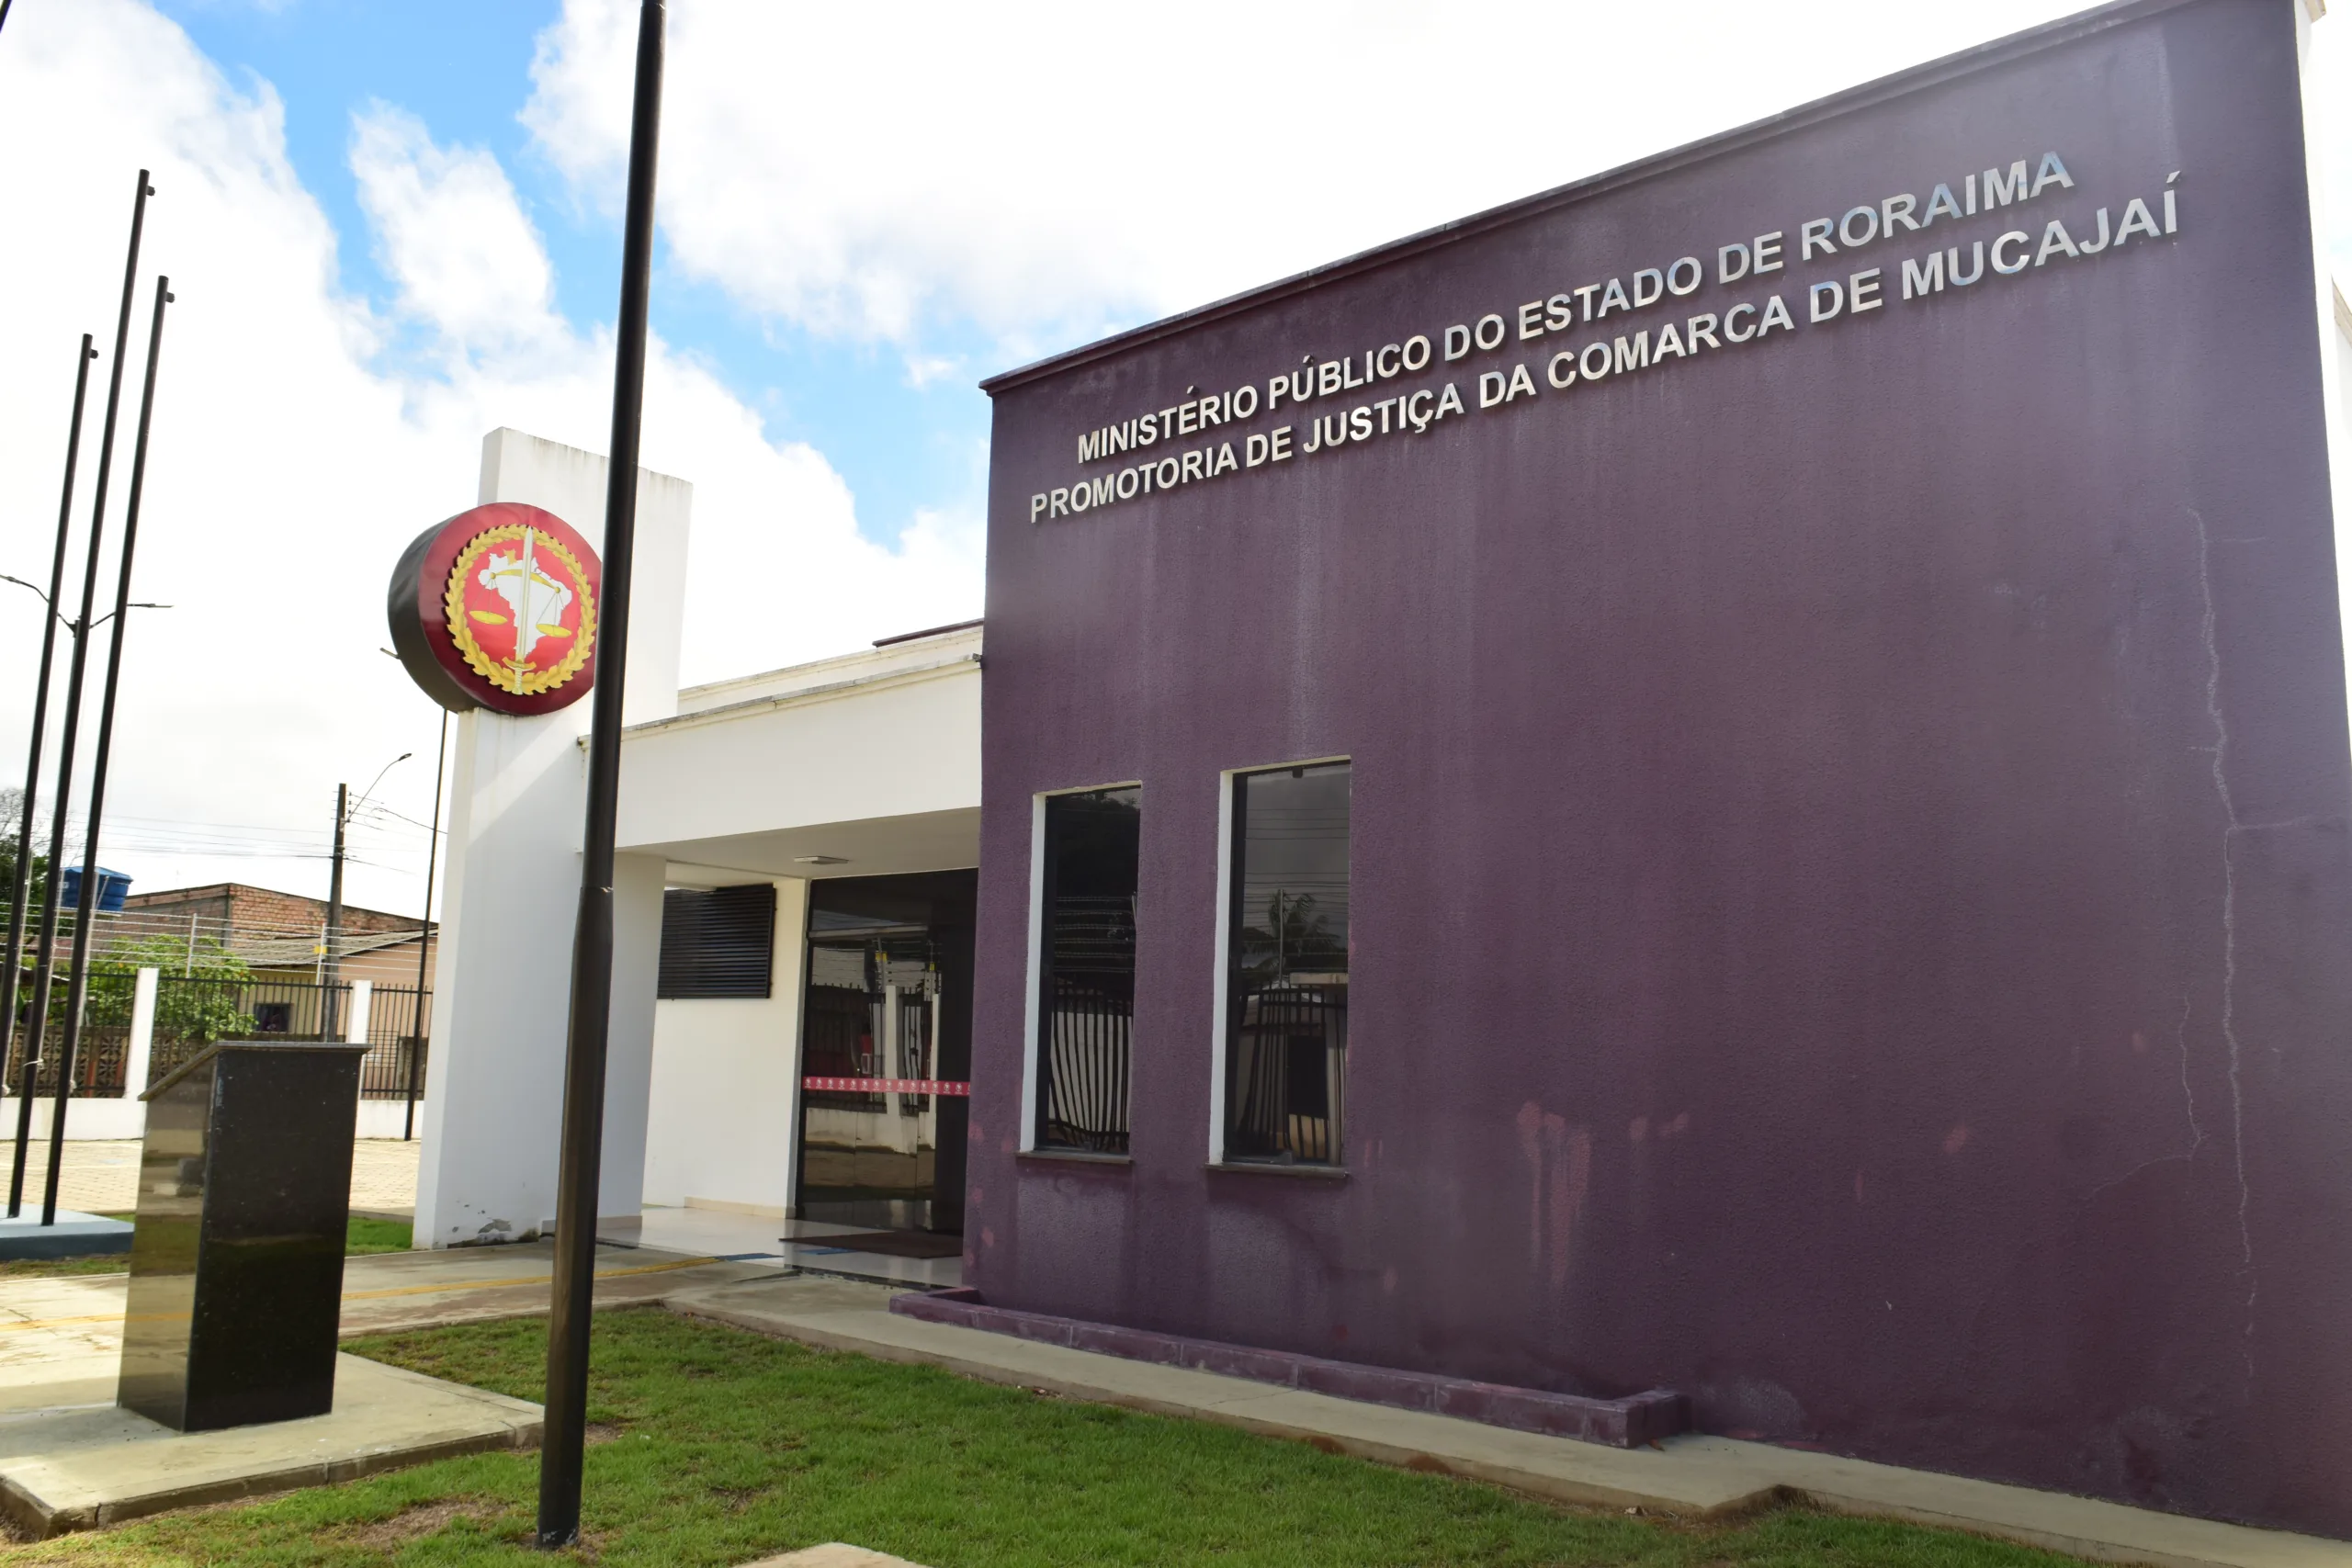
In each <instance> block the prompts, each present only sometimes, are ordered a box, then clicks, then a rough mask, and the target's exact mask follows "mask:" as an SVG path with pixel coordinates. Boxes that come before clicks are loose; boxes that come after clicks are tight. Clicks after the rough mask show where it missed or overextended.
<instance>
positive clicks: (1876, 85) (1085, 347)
mask: <svg viewBox="0 0 2352 1568" xmlns="http://www.w3.org/2000/svg"><path fill="white" fill-rule="evenodd" d="M2198 3H2199V0H2109V3H2108V4H2106V5H2103V6H2094V7H2093V8H2091V9H2089V10H2086V11H2081V12H2077V13H2076V14H2075V15H2074V16H2071V17H2060V18H2059V19H2058V20H2056V21H2054V22H2044V23H2042V24H2041V26H2039V27H2034V28H2026V29H2025V30H2024V31H2022V32H2016V33H2011V34H2009V35H2008V36H2007V37H2006V38H1998V39H1992V40H1990V41H1989V42H1985V43H1980V44H1976V45H1974V46H1973V47H1971V48H1968V49H1964V50H1961V51H1958V52H1956V53H1953V54H1947V55H1943V56H1941V57H1939V58H1938V59H1935V60H1930V61H1927V62H1924V63H1921V64H1918V65H1913V66H1909V67H1907V68H1905V69H1904V70H1901V71H1897V72H1895V73H1893V74H1891V75H1886V76H1880V77H1876V78H1874V79H1872V80H1871V81H1868V82H1864V83H1862V84H1860V85H1858V86H1852V87H1847V88H1843V89H1841V90H1839V91H1838V92H1835V93H1832V94H1830V95H1829V96H1826V97H1820V98H1815V99H1814V100H1813V101H1811V102H1810V103H1805V104H1800V105H1798V106H1797V107H1794V108H1789V109H1783V110H1781V112H1780V113H1779V114H1776V115H1768V116H1766V117H1765V118H1762V119H1757V120H1750V121H1748V122H1747V124H1746V125H1741V126H1735V127H1734V128H1732V129H1731V130H1723V131H1717V132H1716V133H1715V134H1714V135H1713V136H1707V137H1702V138H1701V139H1700V140H1698V141H1686V142H1684V143H1683V144H1682V145H1681V146H1679V147H1674V148H1669V149H1668V150H1667V151H1666V152H1653V153H1651V154H1650V155H1649V156H1647V157H1645V158H1637V159H1635V160H1634V162H1632V163H1630V164H1619V165H1617V166H1616V167H1615V168H1613V169H1606V170H1603V171H1602V172H1601V173H1600V174H1597V175H1587V176H1586V177H1585V178H1583V179H1580V180H1572V181H1570V182H1569V183H1567V184H1566V185H1561V186H1553V187H1552V188H1550V189H1549V190H1544V191H1538V192H1536V193H1535V194H1534V195H1532V196H1525V197H1520V198H1519V199H1517V200H1516V201H1507V202H1505V203H1503V204H1502V205H1501V206H1499V207H1490V208H1487V209H1485V210H1484V211H1480V212H1474V213H1471V214H1470V215H1469V216H1467V217H1464V218H1456V219H1453V220H1450V221H1448V222H1444V223H1441V224H1438V225H1437V226H1436V227H1434V228H1430V229H1424V230H1422V231H1419V233H1415V234H1408V235H1406V236H1404V237H1403V238H1401V239H1397V240H1389V241H1385V242H1383V243H1380V244H1377V245H1374V246H1373V247H1372V248H1371V249H1369V250H1363V251H1357V252H1355V253H1353V254H1350V255H1346V256H1342V257H1340V259H1339V260H1337V261H1331V262H1326V263H1324V264H1322V265H1319V266H1312V267H1309V268H1307V269H1306V271H1305V272H1297V273H1293V274H1292V275H1291V276H1288V277H1283V278H1277V279H1276V280H1274V281H1273V282H1272V283H1261V284H1259V285H1258V286H1256V287H1255V288H1247V289H1244V290H1242V291H1241V292H1240V293H1238V294H1228V295H1227V296H1226V297H1225V298H1224V299H1216V300H1212V301H1210V302H1209V303H1208V304H1205V305H1196V306H1194V307H1193V309H1191V310H1182V311H1179V312H1178V313H1177V314H1175V315H1172V316H1163V317H1161V318H1159V320H1158V321H1148V322H1146V323H1144V324H1143V325H1142V326H1139V327H1130V328H1128V329H1127V330H1126V331H1125V332H1123V333H1113V334H1112V335H1111V336H1109V337H1106V338H1098V339H1096V340H1095V341H1094V342H1092V343H1089V344H1080V346H1078V347H1076V348H1071V349H1065V350H1063V351H1062V352H1061V353H1059V354H1056V355H1047V356H1046V358H1044V359H1038V360H1033V361H1031V362H1030V363H1029V364H1027V365H1023V366H1018V367H1014V368H1013V369H1011V370H1003V371H1000V372H998V373H997V374H996V375H994V376H990V377H989V378H986V379H984V380H982V381H981V382H980V384H979V386H980V390H982V391H984V392H986V393H988V394H989V396H990V397H995V396H996V395H997V394H998V393H999V392H1002V391H1010V390H1012V389H1014V388H1016V387H1023V386H1027V385H1028V384H1030V383H1031V382H1033V381H1041V380H1044V379H1046V378H1048V377H1051V376H1055V375H1058V374H1060V373H1061V372H1062V371H1065V370H1072V369H1076V368H1077V367H1080V366H1081V365H1087V364H1091V363H1092V362H1094V361H1096V360H1100V359H1107V358H1110V357H1111V356H1112V355H1117V354H1123V353H1125V351H1127V350H1128V349H1131V348H1139V347H1141V346H1143V345H1144V344H1148V343H1155V342H1157V341H1159V339H1162V338H1168V337H1173V336H1176V335H1177V334H1179V333H1185V332H1189V331H1191V330H1192V329H1193V328H1194V327H1199V326H1204V325H1206V324H1207V323H1209V322H1211V321H1222V320H1224V319H1225V318H1227V317H1228V316H1236V315H1239V314H1241V313H1242V312H1244V311H1246V310H1254V309H1256V308H1257V307H1259V306H1261V305H1264V304H1268V303H1271V302H1272V301H1273V300H1276V299H1286V298H1288V297H1289V296H1291V295H1294V294H1303V293H1305V292H1306V291H1307V290H1308V289H1311V288H1321V287H1322V286H1323V285H1325V284H1327V283H1335V282H1338V281H1339V280H1340V279H1341V278H1344V277H1351V276H1356V275H1357V274H1359V273H1364V272H1369V271H1372V270H1373V269H1374V268H1375V267H1380V266H1385V265H1388V264H1389V263H1391V262H1395V261H1399V260H1402V259H1404V258H1405V257H1408V256H1412V255H1419V254H1422V253H1423V252H1427V251H1433V250H1437V249H1440V248H1442V247H1443V246H1446V245H1451V244H1457V243H1462V242H1463V241H1465V240H1470V239H1475V238H1476V237H1478V236H1480V235H1483V234H1487V233H1491V232H1493V231H1496V230H1498V229H1505V228H1509V227H1510V226H1511V225H1512V224H1515V223H1521V222H1524V221H1526V220H1529V219H1532V218H1535V217H1538V216H1541V215H1542V214H1544V213H1547V212H1551V211H1554V210H1555V209H1559V208H1563V207H1569V206H1573V205H1575V204H1576V203H1577V202H1579V201H1586V200H1589V199H1590V198H1591V197H1596V196H1600V195H1602V194H1604V193H1605V192H1608V191H1612V190H1617V189H1621V188H1623V186H1629V185H1637V184H1639V183H1641V182H1642V181H1644V180H1647V179H1655V178H1656V177H1657V176H1658V175H1663V174H1666V173H1668V172H1670V171H1672V170H1675V169H1679V168H1683V167H1686V166H1688V165H1690V164H1698V163H1703V162H1705V161H1706V160H1708V159H1710V158H1713V157H1717V156H1720V155H1721V154H1723V153H1724V152H1730V151H1732V150H1733V149H1734V148H1737V147H1745V146H1748V145H1752V144H1754V143H1757V142H1761V141H1770V140H1771V139H1773V138H1774V137H1779V136H1787V135H1790V134H1792V133H1793V132H1795V131H1798V130H1805V129H1808V128H1810V127H1812V126H1815V125H1819V124H1822V123H1823V122H1825V121H1826V120H1831V119H1835V118H1838V117H1840V116H1843V115H1849V114H1853V113H1855V112H1857V111H1859V110H1860V109H1864V108H1869V107H1874V106H1876V105H1879V104H1882V103H1885V102H1887V101H1889V100H1891V99H1894V98H1899V97H1903V96H1907V95H1909V94H1912V93H1917V92H1919V91H1921V90H1923V89H1925V88H1928V87H1933V86H1939V85H1942V84H1944V83H1946V82H1951V81H1956V80H1958V79H1960V78H1961V77H1963V76H1969V75H1973V74H1974V73H1977V72H1979V71H1986V70H1990V69H1992V68H1993V67H1994V66H1996V65H2002V64H2006V63H2007V62H2009V61H2012V60H2016V59H2019V58H2021V57H2023V56H2025V55H2029V54H2035V53H2039V52H2040V51H2043V50H2045V49H2052V48H2055V47H2057V46H2058V45H2060V44H2064V43H2071V42H2073V41H2075V39H2082V38H2088V37H2090V36H2091V35H2092V34H2094V33H2099V32H2105V31H2108V30H2109V29H2110V28H2117V27H2122V26H2126V25H2129V24H2131V23H2134V22H2139V21H2143V20H2145V19H2146V18H2148V17H2154V16H2160V15H2162V14H2163V13H2165V12H2166V11H2176V10H2178V9H2180V8H2181V7H2182V6H2189V5H2195V4H2198Z"/></svg>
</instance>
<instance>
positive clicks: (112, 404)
mask: <svg viewBox="0 0 2352 1568" xmlns="http://www.w3.org/2000/svg"><path fill="white" fill-rule="evenodd" d="M154 194H155V187H154V186H151V185H149V184H148V183H147V171H146V170H144V169H141V170H140V171H139V193H138V195H137V196H135V197H132V199H131V203H130V254H129V255H128V256H126V257H125V258H124V261H123V264H122V310H121V313H120V314H119V315H118V316H117V317H116V318H115V323H114V365H113V367H111V368H110V369H109V370H108V371H107V418H106V423H105V424H104V426H102V427H101V434H100V435H99V437H98V479H97V485H96V491H97V498H96V501H94V502H92V503H91V506H90V553H89V560H88V562H87V563H86V564H85V566H84V567H83V569H82V612H81V614H80V615H78V616H76V617H75V619H74V622H73V624H72V626H73V633H74V658H73V660H72V661H71V662H70V663H69V664H68V665H67V667H66V671H65V728H64V729H63V730H62V732H61V733H60V735H59V736H58V744H57V803H56V804H55V805H54V806H52V807H50V818H49V890H48V896H47V897H44V898H42V899H41V904H40V945H39V946H38V947H37V948H36V949H35V951H34V953H33V1000H32V1008H31V1010H30V1012H29V1014H28V1016H27V1018H26V1021H25V1038H26V1039H27V1040H28V1041H29V1042H30V1045H29V1046H28V1049H29V1050H30V1051H33V1052H38V1051H40V1049H41V1046H42V1044H43V1043H44V1042H46V1041H47V1039H48V1037H49V993H50V986H51V980H52V978H53V977H54V975H55V971H56V965H55V964H53V963H52V962H51V959H52V958H53V956H54V955H55V953H56V952H57V912H58V908H59V907H60V905H61V904H62V902H63V900H64V897H65V818H66V813H67V807H69V806H70V805H71V804H72V802H73V797H74V741H75V739H76V738H77V737H78V735H79V734H80V731H81V728H82V677H83V674H84V672H85V670H86V669H87V667H88V664H89V658H90V636H89V633H90V611H91V608H92V603H93V601H94V600H95V599H96V595H97V592H98V546H99V544H100V542H101V541H102V539H103V538H104V536H105V535H106V518H107V476H108V475H110V474H111V473H112V472H113V471H114V429H115V418H116V415H117V414H118V413H119V412H121V408H122V364H123V360H124V358H125V357H126V356H127V355H128V354H129V351H130V302H131V300H132V299H133V298H135V297H136V295H137V294H138V291H139V236H140V234H141V231H142V230H143V229H144V228H145V227H146V221H147V198H148V197H151V196H153V195H154ZM85 902H87V900H86V899H85ZM84 924H85V920H84V919H78V918H77V919H75V921H74V928H75V929H76V930H77V931H78V930H79V929H80V928H81V927H82V926H83V925H84ZM58 1081H59V1082H60V1083H61V1084H62V1083H63V1082H64V1081H65V1080H64V1079H63V1078H62V1077H60V1078H59V1079H58ZM28 1098H29V1097H28ZM57 1134H58V1129H57V1128H56V1127H54V1126H52V1127H51V1129H50V1139H49V1141H50V1152H51V1155H52V1156H54V1155H55V1154H56V1152H57V1144H58V1136H57Z"/></svg>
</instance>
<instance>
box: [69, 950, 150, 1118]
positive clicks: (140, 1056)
mask: <svg viewBox="0 0 2352 1568" xmlns="http://www.w3.org/2000/svg"><path fill="white" fill-rule="evenodd" d="M156 978H157V971H155V970H153V969H141V971H139V975H138V977H137V979H136V980H135V981H134V982H133V983H132V986H131V991H130V1040H129V1041H127V1042H126V1043H124V1045H123V1051H122V1097H123V1099H125V1100H137V1099H138V1098H139V1097H140V1096H141V1095H142V1094H144V1093H146V1092H147V1066H148V1064H149V1063H151V1062H153V1060H154V1059H155V981H156ZM66 1130H67V1131H68V1132H71V1131H72V1130H73V1123H72V1122H67V1123H66Z"/></svg>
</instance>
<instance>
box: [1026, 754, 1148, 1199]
mask: <svg viewBox="0 0 2352 1568" xmlns="http://www.w3.org/2000/svg"><path fill="white" fill-rule="evenodd" d="M1142 794H1143V792H1142V790H1141V789H1139V788H1137V787H1136V786H1134V785H1129V786H1127V787H1125V788H1123V789H1098V790H1090V791H1088V792H1087V793H1085V794H1083V795H1048V796H1047V797H1046V803H1045V806H1046V811H1045V818H1046V820H1045V843H1044V845H1043V850H1044V853H1043V857H1042V858H1043V866H1044V872H1045V876H1044V883H1043V886H1041V887H1040V888H1039V890H1038V895H1039V900H1040V914H1041V916H1042V919H1041V920H1040V922H1039V933H1040V936H1039V940H1040V942H1041V945H1042V951H1041V953H1039V959H1040V962H1039V964H1038V965H1037V969H1038V986H1039V995H1038V998H1037V999H1038V1006H1037V1034H1038V1038H1037V1078H1036V1082H1037V1108H1036V1115H1037V1123H1036V1139H1035V1146H1036V1147H1038V1148H1041V1149H1082V1150H1088V1151H1091V1152H1093V1153H1096V1154H1119V1155H1123V1154H1125V1153H1126V1152H1127V1064H1128V1055H1129V1047H1130V1043H1131V1041H1132V1038H1133V1035H1134V1031H1135V1016H1136V852H1137V845H1138V843H1139V841H1140V834H1141V829H1142V823H1143V808H1142V799H1141V796H1142Z"/></svg>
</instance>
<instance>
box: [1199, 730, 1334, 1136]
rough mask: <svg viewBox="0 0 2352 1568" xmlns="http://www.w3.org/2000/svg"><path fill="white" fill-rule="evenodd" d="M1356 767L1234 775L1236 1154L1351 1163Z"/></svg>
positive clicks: (1230, 1111) (1231, 926)
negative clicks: (1352, 802)
mask: <svg viewBox="0 0 2352 1568" xmlns="http://www.w3.org/2000/svg"><path fill="white" fill-rule="evenodd" d="M1349 781H1350V765H1349V764H1348V763H1346V762H1317V763H1313V764H1310V765H1306V766H1301V767H1292V768H1272V769H1268V770H1266V771H1264V772H1261V773H1239V774H1237V775H1235V777H1234V780H1233V807H1232V809H1233V821H1232V845H1233V851H1232V852H1233V863H1232V865H1231V866H1230V868H1229V876H1230V881H1229V886H1230V888H1231V900H1232V901H1231V904H1230V906H1229V908H1227V919H1226V1020H1225V1101H1226V1103H1225V1143H1224V1154H1225V1158H1226V1159H1227V1160H1228V1161H1239V1162H1247V1161H1267V1162H1272V1163H1277V1164H1284V1165H1292V1164H1295V1165H1332V1166H1336V1165H1338V1164H1340V1127H1341V1122H1342V1121H1343V1116H1342V1111H1343V1108H1344V1106H1345V1103H1346V1088H1347V1061H1348V958H1349V951H1350V942H1349V934H1348V807H1349V787H1350V786H1349Z"/></svg>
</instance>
